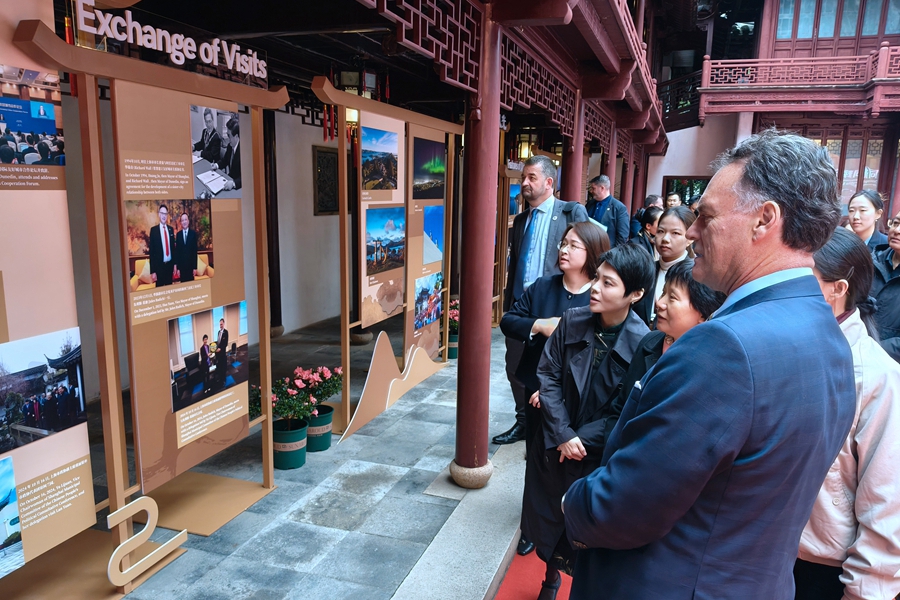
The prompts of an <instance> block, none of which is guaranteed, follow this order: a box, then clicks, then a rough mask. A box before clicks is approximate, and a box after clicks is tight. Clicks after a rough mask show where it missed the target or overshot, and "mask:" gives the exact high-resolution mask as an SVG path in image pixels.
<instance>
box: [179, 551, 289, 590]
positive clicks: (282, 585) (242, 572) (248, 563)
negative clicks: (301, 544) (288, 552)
mask: <svg viewBox="0 0 900 600" xmlns="http://www.w3.org/2000/svg"><path fill="white" fill-rule="evenodd" d="M304 576H305V575H304V574H303V573H300V572H298V571H293V570H291V569H281V568H278V567H273V566H270V565H265V564H264V563H261V562H259V561H256V560H249V559H247V558H246V557H243V556H240V557H238V556H230V557H228V558H226V559H224V560H223V561H221V562H220V563H219V564H218V565H216V566H215V567H214V568H213V569H211V570H210V571H208V572H207V573H206V574H205V575H204V576H203V577H201V578H199V579H198V580H197V581H195V582H194V583H193V584H191V585H190V586H189V587H188V588H187V589H186V590H185V591H184V593H183V594H182V595H181V598H184V599H185V600H249V599H253V600H281V599H282V598H284V597H285V596H286V595H287V594H288V592H289V591H290V590H291V589H293V588H294V587H295V586H296V585H297V584H298V583H300V581H302V580H303V578H304Z"/></svg>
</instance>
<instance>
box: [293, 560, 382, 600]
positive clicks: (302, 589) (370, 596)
mask: <svg viewBox="0 0 900 600" xmlns="http://www.w3.org/2000/svg"><path fill="white" fill-rule="evenodd" d="M339 568H340V567H339V566H338V565H332V566H331V567H328V568H326V567H323V568H321V569H318V570H319V571H322V572H323V573H324V574H322V575H318V574H310V575H307V576H306V577H305V578H304V579H303V581H301V582H300V583H299V584H298V585H297V587H296V588H294V589H293V590H291V591H290V592H288V594H287V596H285V600H388V599H389V598H390V597H391V596H393V594H394V589H393V588H391V589H379V588H374V587H371V586H368V585H362V584H359V583H353V582H352V581H342V580H340V579H334V578H332V577H328V576H327V575H329V574H331V573H333V572H334V571H335V570H336V569H339Z"/></svg>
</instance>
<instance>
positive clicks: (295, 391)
mask: <svg viewBox="0 0 900 600" xmlns="http://www.w3.org/2000/svg"><path fill="white" fill-rule="evenodd" d="M287 393H288V395H289V396H296V395H297V390H292V389H290V388H288V391H287Z"/></svg>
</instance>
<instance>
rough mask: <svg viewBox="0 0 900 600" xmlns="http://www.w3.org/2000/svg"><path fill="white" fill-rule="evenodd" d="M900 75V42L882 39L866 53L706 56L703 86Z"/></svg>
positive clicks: (861, 80)
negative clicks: (745, 57)
mask: <svg viewBox="0 0 900 600" xmlns="http://www.w3.org/2000/svg"><path fill="white" fill-rule="evenodd" d="M891 78H900V46H898V47H891V46H890V45H888V43H887V42H884V43H882V45H881V47H880V48H879V49H878V50H877V51H873V52H872V53H871V54H868V55H865V56H835V57H821V58H770V59H755V60H710V59H709V56H704V57H703V71H702V78H701V83H700V87H702V88H706V89H715V88H724V87H735V86H741V87H743V86H756V87H764V86H810V85H828V86H834V85H850V86H859V85H863V84H866V83H867V82H869V81H871V80H872V79H891Z"/></svg>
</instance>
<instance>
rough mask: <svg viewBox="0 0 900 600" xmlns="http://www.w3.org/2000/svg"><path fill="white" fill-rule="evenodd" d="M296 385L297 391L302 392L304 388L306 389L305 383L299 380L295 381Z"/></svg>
mask: <svg viewBox="0 0 900 600" xmlns="http://www.w3.org/2000/svg"><path fill="white" fill-rule="evenodd" d="M294 385H296V386H297V389H299V390H302V389H303V388H305V387H306V384H305V383H303V382H302V381H301V380H299V379H295V380H294Z"/></svg>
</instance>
